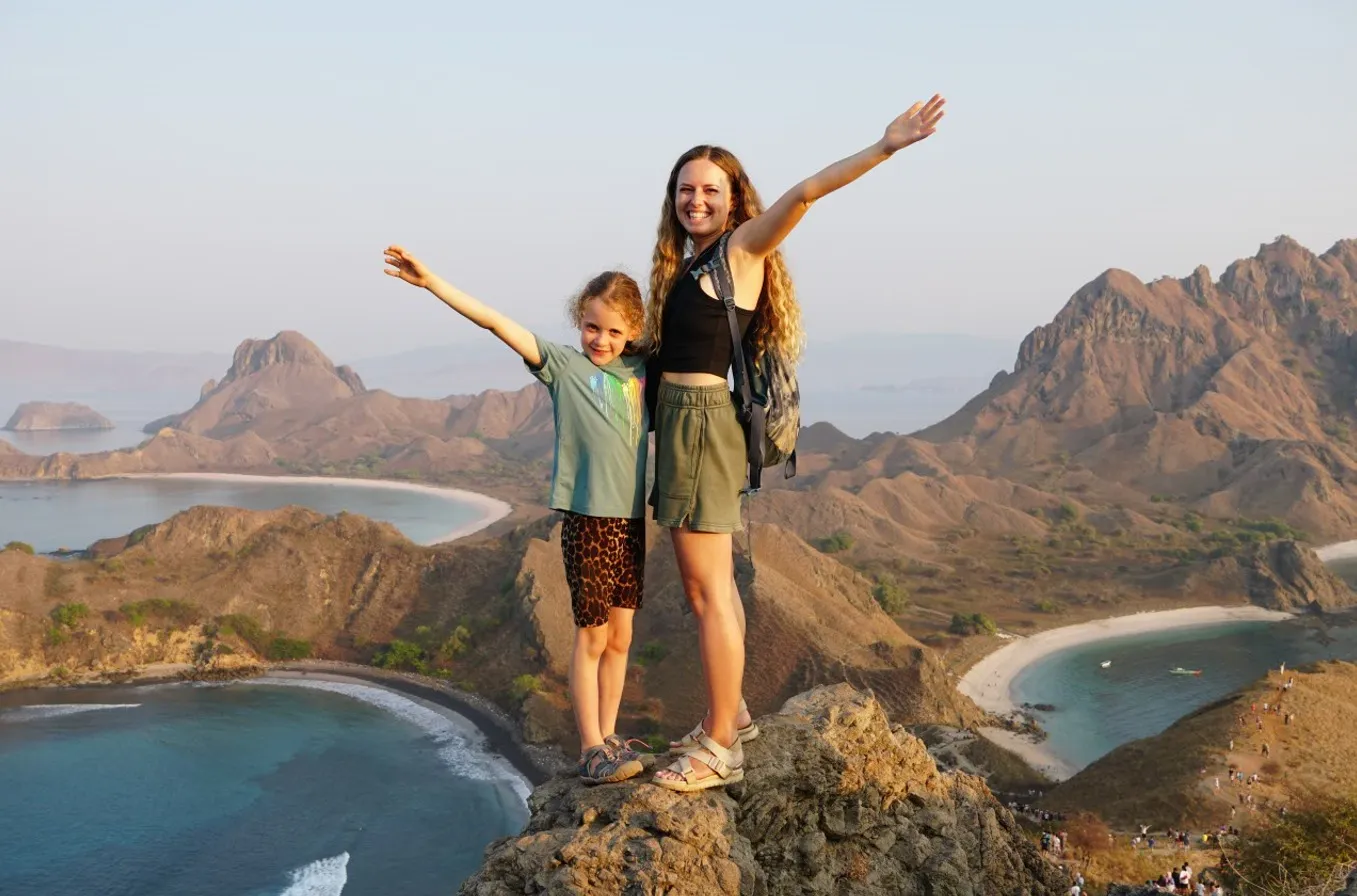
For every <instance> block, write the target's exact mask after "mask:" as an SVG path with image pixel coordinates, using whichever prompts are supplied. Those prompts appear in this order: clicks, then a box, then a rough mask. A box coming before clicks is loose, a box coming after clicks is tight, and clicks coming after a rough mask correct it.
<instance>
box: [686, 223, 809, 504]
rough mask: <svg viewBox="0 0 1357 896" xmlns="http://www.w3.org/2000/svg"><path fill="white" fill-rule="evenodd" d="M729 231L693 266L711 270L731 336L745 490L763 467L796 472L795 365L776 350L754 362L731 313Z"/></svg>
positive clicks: (754, 485) (756, 483) (756, 482)
mask: <svg viewBox="0 0 1357 896" xmlns="http://www.w3.org/2000/svg"><path fill="white" fill-rule="evenodd" d="M729 241H730V233H729V232H727V233H725V234H722V236H721V240H720V243H719V244H718V245H717V247H716V251H715V252H714V253H712V259H711V261H709V262H707V263H706V264H705V265H703V266H702V267H701V268H699V269H698V270H696V271H693V272H692V273H693V276H695V277H697V276H701V274H702V272H703V271H706V272H707V273H709V274H711V280H712V286H713V287H715V289H716V297H717V298H718V299H720V300H721V303H722V304H724V305H725V306H726V317H727V319H728V320H729V321H730V338H731V342H732V343H733V346H734V351H733V352H732V355H733V357H734V362H735V364H734V367H735V396H736V398H737V400H738V405H737V406H736V409H735V413H736V416H737V417H738V418H739V420H740V426H741V427H742V428H743V429H744V437H745V446H746V449H747V451H746V454H747V457H748V461H749V487H748V488H747V489H745V490H744V491H745V492H746V493H748V494H754V493H756V492H758V490H759V488H760V487H761V486H762V484H763V470H764V468H765V467H772V466H776V465H777V464H782V465H783V478H784V479H790V478H792V477H793V476H795V475H796V438H797V436H798V435H800V433H801V390H800V387H799V386H798V385H797V382H796V368H795V367H794V366H793V365H792V364H791V362H790V361H789V360H788V359H787V358H785V357H783V356H782V355H780V354H779V353H778V352H777V351H775V350H769V351H766V352H764V353H763V357H761V358H759V359H758V361H757V362H755V361H751V359H752V358H753V356H754V350H753V346H752V345H750V344H749V341H748V340H747V339H742V338H741V337H740V323H739V321H738V320H737V319H736V317H735V279H734V277H732V276H731V273H730V260H729V258H727V256H726V247H727V244H728V242H729Z"/></svg>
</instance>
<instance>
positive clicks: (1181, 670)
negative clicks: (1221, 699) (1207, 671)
mask: <svg viewBox="0 0 1357 896" xmlns="http://www.w3.org/2000/svg"><path fill="white" fill-rule="evenodd" d="M1169 674H1170V675H1200V674H1202V670H1200V669H1184V668H1183V667H1182V666H1179V667H1178V668H1176V669H1170V670H1169Z"/></svg>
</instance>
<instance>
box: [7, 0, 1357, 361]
mask: <svg viewBox="0 0 1357 896" xmlns="http://www.w3.org/2000/svg"><path fill="white" fill-rule="evenodd" d="M1099 6H1102V4H1090V3H1087V2H1029V3H1008V2H1004V3H998V2H995V3H978V2H976V3H960V2H958V3H951V4H935V5H930V6H923V5H918V4H904V3H885V2H882V3H871V4H866V3H853V2H840V3H839V4H837V5H836V6H835V7H834V12H832V13H831V12H829V11H828V10H829V9H830V5H829V4H826V3H823V2H817V3H807V2H763V3H709V4H690V5H689V7H688V11H686V12H684V11H682V10H683V9H684V7H682V6H681V5H679V4H673V3H667V4H663V5H661V4H641V3H622V2H584V3H575V4H554V3H550V4H549V3H542V2H518V3H495V2H482V3H476V4H468V3H434V2H405V3H400V2H389V3H385V4H380V5H379V4H373V3H361V4H360V3H353V2H335V0H331V2H324V3H321V2H269V3H263V2H232V3H208V2H183V0H176V2H136V0H130V2H119V3H103V2H98V3H95V2H39V0H0V108H2V109H3V110H4V129H3V134H4V139H3V140H0V337H3V338H11V339H19V340H27V341H34V342H46V343H52V344H59V345H67V346H73V347H110V348H131V349H151V348H155V349H173V348H184V349H195V350H197V349H212V350H229V349H231V348H232V347H234V345H235V344H236V343H237V342H239V341H240V340H241V339H243V338H246V337H252V336H253V337H258V336H268V335H272V334H273V333H274V332H276V331H277V330H279V329H284V328H292V329H298V330H301V331H302V332H304V333H306V334H307V335H308V336H310V337H312V338H313V339H315V340H316V341H317V342H318V343H319V344H320V345H321V347H322V348H324V349H325V350H326V351H327V352H329V353H330V354H331V355H332V356H334V357H337V358H345V359H348V358H356V357H363V356H366V355H376V354H383V353H386V352H391V351H397V350H400V349H405V348H410V347H415V346H421V345H430V344H438V343H445V342H454V341H461V340H463V339H465V338H467V337H471V336H473V335H474V334H475V331H474V330H473V329H472V328H471V327H470V325H468V324H465V323H464V322H463V321H461V320H460V319H459V318H456V317H455V316H454V315H452V314H451V312H447V311H446V310H445V309H443V308H442V306H441V305H439V304H438V303H437V301H436V300H434V299H433V298H432V297H429V296H427V295H424V294H421V293H419V292H418V291H416V290H414V289H412V288H410V287H408V286H406V285H404V284H401V283H398V282H397V281H395V280H392V279H390V278H385V277H383V276H382V275H381V250H382V248H383V247H384V246H385V245H386V244H387V243H389V242H400V243H403V244H404V245H405V246H406V247H407V248H409V249H411V250H412V251H414V252H416V253H417V254H419V255H421V256H422V257H424V258H425V259H426V260H427V261H428V262H430V263H431V264H432V265H433V266H434V267H435V268H436V269H437V270H438V271H439V272H440V273H442V274H444V275H445V276H446V277H447V278H448V279H449V280H451V281H452V282H454V283H456V284H458V285H460V286H462V287H463V288H464V289H467V290H469V291H471V292H473V293H475V294H477V295H479V296H481V297H482V298H484V299H485V300H487V301H489V302H491V303H494V304H497V305H499V306H500V307H501V308H503V309H504V310H505V311H508V312H510V313H512V314H514V315H516V316H518V317H519V318H520V319H522V320H523V321H524V322H525V323H528V324H530V325H531V324H539V323H540V324H549V325H552V326H558V325H559V323H560V320H561V315H560V313H559V310H558V309H559V307H560V305H561V303H562V302H563V301H564V298H565V296H566V295H567V294H568V293H569V291H570V290H572V289H574V288H576V287H578V286H579V285H581V284H582V283H583V282H584V281H585V280H586V279H587V278H588V277H589V276H590V275H592V274H594V273H597V272H598V271H600V270H602V269H605V268H607V267H613V266H618V265H621V266H623V267H624V268H625V269H627V270H629V271H630V272H632V273H633V274H635V275H637V276H638V279H642V280H644V278H645V276H646V275H647V273H648V269H649V268H648V261H649V254H650V249H651V246H652V241H653V235H654V229H655V224H656V220H657V217H658V213H659V207H660V202H661V200H662V198H663V197H662V193H663V189H664V182H665V178H666V176H667V174H668V171H669V168H670V165H671V164H672V162H673V160H674V158H676V157H677V156H678V154H679V153H681V152H682V151H683V150H685V149H687V148H688V147H689V146H691V145H693V144H695V143H699V142H717V143H721V144H723V145H725V146H727V147H728V148H730V149H731V150H733V151H734V152H736V153H737V154H738V155H739V156H740V157H741V158H742V159H743V160H744V162H745V164H746V166H747V168H748V169H749V171H750V173H751V175H752V177H753V179H754V182H755V185H756V186H757V187H758V188H759V190H760V192H761V193H762V194H763V196H764V198H765V200H766V201H768V202H771V201H772V200H773V199H775V198H776V197H777V195H778V194H779V193H780V192H781V191H782V190H784V189H786V188H787V187H789V186H791V185H792V184H793V183H795V182H796V181H797V180H799V179H800V178H802V177H804V176H806V175H808V174H811V173H813V172H814V171H815V170H817V169H818V168H820V167H822V166H823V165H825V164H827V163H829V162H832V161H834V160H835V159H837V158H839V157H841V156H844V155H847V154H849V153H851V152H854V151H856V150H858V149H860V148H862V147H864V146H866V145H868V144H870V143H871V142H873V141H875V140H876V139H877V138H878V137H879V135H880V132H881V130H882V128H884V126H885V125H886V124H887V123H888V122H889V121H890V120H891V118H892V117H894V116H895V115H896V114H898V113H899V112H900V111H902V110H903V109H904V108H905V107H907V106H908V105H909V104H910V103H911V102H912V101H913V100H915V99H924V98H926V97H927V96H928V95H929V94H931V93H932V92H934V91H941V92H943V93H944V94H945V95H946V96H947V98H948V102H949V105H948V110H949V113H948V117H947V119H946V120H945V121H944V122H943V126H942V129H941V130H940V131H939V133H938V134H937V135H936V136H934V137H933V138H931V139H930V140H928V141H927V142H926V143H924V144H922V145H920V146H918V147H914V148H911V149H910V150H907V151H906V152H904V153H902V154H901V155H900V156H897V157H896V158H895V159H893V160H891V161H890V162H888V163H887V164H886V165H885V166H883V167H882V168H881V169H878V170H877V171H874V172H872V173H871V174H869V175H868V176H867V177H866V178H864V179H863V180H862V181H860V182H859V183H858V184H856V185H854V186H852V187H850V188H848V189H847V190H846V191H844V192H842V193H839V194H836V195H834V196H832V197H830V198H828V199H826V200H824V201H823V202H822V203H821V204H820V205H819V206H818V207H817V208H815V209H814V210H812V212H811V213H810V215H809V217H808V218H807V219H806V221H805V222H804V223H803V224H802V226H801V227H800V229H799V230H798V231H797V232H796V233H795V234H793V236H792V238H791V239H790V240H789V241H788V243H787V246H786V249H787V255H788V259H789V263H790V264H791V266H792V271H793V274H794V275H795V276H796V278H797V284H798V289H799V292H800V295H801V297H802V300H803V303H804V306H805V310H806V321H807V326H808V329H809V331H810V338H811V340H812V343H813V342H814V340H815V338H816V336H817V334H818V335H820V336H822V337H825V338H828V337H838V336H842V335H844V334H851V333H854V332H864V331H876V332H881V331H901V332H905V331H907V332H968V333H977V334H987V335H1002V336H1013V337H1015V338H1016V337H1017V336H1020V335H1021V334H1022V333H1024V332H1026V331H1027V330H1029V329H1030V328H1031V327H1033V326H1036V325H1039V324H1041V323H1044V322H1046V321H1047V320H1048V319H1049V318H1050V317H1051V316H1052V315H1054V314H1055V312H1056V311H1058V310H1059V308H1060V307H1061V306H1062V305H1063V304H1064V302H1065V300H1066V299H1067V298H1068V296H1069V295H1070V293H1072V292H1073V291H1074V290H1075V289H1077V288H1078V287H1079V286H1080V285H1082V284H1083V283H1084V282H1086V281H1088V280H1089V279H1091V278H1092V277H1094V276H1096V275H1097V274H1098V273H1099V272H1100V271H1102V270H1103V269H1105V268H1107V267H1121V268H1125V269H1127V270H1130V271H1132V272H1133V273H1135V274H1136V275H1138V276H1140V277H1141V278H1142V279H1152V278H1154V277H1157V276H1160V275H1163V274H1172V275H1175V276H1182V275H1185V274H1187V273H1188V272H1189V271H1190V270H1191V269H1192V268H1193V267H1194V266H1195V265H1196V264H1198V263H1205V264H1207V265H1209V266H1210V267H1211V270H1212V273H1213V274H1215V275H1217V276H1218V275H1219V273H1220V272H1221V270H1223V267H1224V265H1225V264H1227V263H1228V262H1229V261H1231V260H1233V259H1234V258H1236V257H1239V256H1242V255H1251V254H1253V253H1254V252H1255V251H1256V250H1257V248H1258V245H1259V244H1260V243H1263V242H1267V241H1270V240H1271V239H1272V238H1273V237H1275V236H1276V235H1278V234H1280V233H1289V234H1291V235H1292V236H1294V237H1296V238H1297V239H1299V240H1300V241H1301V242H1303V243H1305V244H1306V245H1308V246H1309V247H1310V248H1312V249H1314V250H1316V251H1323V250H1324V249H1327V248H1328V247H1329V246H1330V245H1332V243H1333V242H1334V241H1335V240H1336V239H1339V238H1342V237H1357V163H1354V162H1353V159H1357V117H1355V116H1353V114H1352V112H1351V101H1352V85H1354V84H1357V54H1354V53H1353V52H1352V47H1353V46H1354V45H1355V44H1357V4H1354V3H1352V2H1350V0H1332V2H1324V0H1297V2H1293V3H1290V4H1277V3H1275V2H1254V0H1235V2H1215V0H1200V2H1191V3H1183V2H1158V0H1148V2H1140V3H1136V4H1118V5H1117V6H1118V7H1119V8H1118V9H1115V10H1109V9H1101V8H1097V7H1099ZM913 7H917V8H913Z"/></svg>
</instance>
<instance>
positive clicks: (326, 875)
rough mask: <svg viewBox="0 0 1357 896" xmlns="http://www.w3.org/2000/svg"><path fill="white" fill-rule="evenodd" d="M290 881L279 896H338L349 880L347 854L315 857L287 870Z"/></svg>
mask: <svg viewBox="0 0 1357 896" xmlns="http://www.w3.org/2000/svg"><path fill="white" fill-rule="evenodd" d="M288 876H289V878H291V882H290V883H289V884H288V887H287V889H286V890H284V891H283V892H282V893H281V894H280V896H339V894H340V893H342V892H344V885H345V884H346V883H348V882H349V854H348V853H347V852H342V853H340V854H339V855H337V856H331V857H330V858H328V859H317V860H316V861H314V862H312V863H311V864H309V865H303V866H302V867H300V868H298V869H297V870H296V871H290V872H288Z"/></svg>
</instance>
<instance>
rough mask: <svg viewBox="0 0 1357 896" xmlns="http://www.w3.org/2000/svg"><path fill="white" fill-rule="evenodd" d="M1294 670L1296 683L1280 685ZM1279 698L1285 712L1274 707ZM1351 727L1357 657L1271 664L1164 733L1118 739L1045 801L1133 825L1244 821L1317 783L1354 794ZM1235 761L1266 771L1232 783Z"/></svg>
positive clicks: (1208, 825)
mask: <svg viewBox="0 0 1357 896" xmlns="http://www.w3.org/2000/svg"><path fill="white" fill-rule="evenodd" d="M1293 678H1294V680H1295V686H1294V687H1293V688H1292V689H1291V690H1284V689H1283V685H1284V684H1285V683H1286V682H1287V680H1289V679H1293ZM1264 703H1266V704H1267V705H1268V710H1267V711H1266V712H1264V711H1263V704H1264ZM1278 706H1280V712H1277V711H1275V710H1274V707H1278ZM1288 715H1291V716H1292V720H1291V723H1290V724H1287V723H1286V717H1287V716H1288ZM1241 717H1242V718H1243V719H1244V723H1243V724H1242V725H1241V724H1240V722H1239V720H1240V718H1241ZM1259 721H1261V722H1262V724H1263V730H1262V731H1259V730H1258V724H1257V723H1258V722H1259ZM1355 728H1357V665H1354V664H1352V663H1321V664H1319V665H1317V666H1314V667H1311V668H1307V669H1305V670H1304V671H1294V672H1293V671H1291V670H1287V671H1286V672H1285V673H1284V674H1283V673H1279V672H1277V671H1273V672H1271V673H1269V674H1268V676H1267V678H1265V679H1263V680H1262V681H1260V682H1258V683H1257V684H1255V685H1253V686H1252V687H1250V688H1247V689H1246V690H1244V691H1243V692H1242V693H1240V694H1238V695H1236V696H1233V697H1229V698H1227V699H1225V700H1221V701H1219V702H1217V703H1214V704H1212V705H1210V706H1207V707H1203V708H1202V709H1200V710H1197V711H1196V712H1194V713H1192V714H1190V715H1188V716H1186V717H1184V718H1182V719H1179V720H1178V721H1177V722H1175V723H1173V724H1172V725H1170V726H1169V728H1168V729H1167V730H1166V731H1165V732H1164V733H1163V734H1160V735H1158V736H1156V737H1151V738H1147V739H1145V740H1138V741H1135V742H1133V743H1129V744H1125V745H1123V746H1121V747H1118V748H1117V749H1115V750H1113V751H1112V752H1111V753H1109V754H1108V755H1106V756H1104V757H1103V758H1102V759H1099V760H1098V761H1097V762H1095V763H1093V764H1092V765H1090V766H1089V767H1088V768H1086V769H1084V770H1083V771H1082V772H1080V773H1079V774H1077V775H1075V776H1074V777H1073V778H1070V779H1069V780H1068V781H1066V782H1064V783H1062V784H1060V785H1059V786H1058V787H1056V788H1055V789H1054V790H1052V791H1051V792H1050V793H1049V794H1047V796H1046V797H1045V798H1044V800H1043V802H1042V805H1043V806H1044V807H1046V808H1049V809H1051V810H1053V811H1074V810H1080V809H1083V810H1092V811H1096V812H1097V813H1098V814H1099V815H1101V816H1102V817H1103V818H1104V819H1105V820H1107V821H1109V822H1111V823H1112V824H1114V825H1118V826H1121V827H1123V828H1128V829H1129V828H1133V826H1135V825H1140V824H1151V825H1153V826H1154V827H1155V829H1158V830H1162V829H1164V828H1167V827H1175V828H1183V827H1187V828H1190V829H1194V830H1203V829H1212V828H1215V827H1217V826H1218V825H1222V824H1231V825H1234V826H1236V827H1247V826H1249V825H1252V824H1256V823H1257V822H1259V821H1262V820H1265V819H1266V817H1267V816H1268V814H1270V813H1272V812H1275V811H1277V810H1278V809H1279V808H1280V807H1281V806H1285V805H1288V804H1289V803H1291V802H1293V801H1295V800H1299V799H1303V798H1305V797H1307V796H1310V795H1313V794H1315V793H1323V794H1327V795H1329V796H1339V797H1345V798H1349V799H1354V798H1357V754H1355V753H1354V752H1353V750H1352V745H1351V734H1352V731H1353V730H1354V729H1355ZM1232 742H1233V749H1231V743H1232ZM1265 743H1266V744H1267V745H1268V753H1269V755H1268V756H1264V755H1263V744H1265ZM1231 768H1234V769H1237V770H1239V771H1242V772H1243V773H1244V774H1245V776H1246V778H1247V776H1249V775H1253V774H1255V773H1256V774H1258V775H1260V781H1259V782H1258V783H1257V784H1254V785H1249V784H1248V783H1240V782H1234V783H1231V782H1230V778H1229V770H1230V769H1231ZM1203 769H1205V774H1203V772H1202V770H1203ZM1217 777H1219V778H1220V782H1221V786H1220V788H1219V789H1217V788H1216V786H1215V782H1216V778H1217ZM1240 794H1244V795H1245V796H1246V797H1247V796H1248V795H1252V796H1253V804H1252V808H1250V807H1249V806H1247V805H1245V804H1241V803H1240V801H1239V796H1240ZM1231 808H1234V809H1235V814H1234V815H1233V816H1231V814H1230V810H1231Z"/></svg>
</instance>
